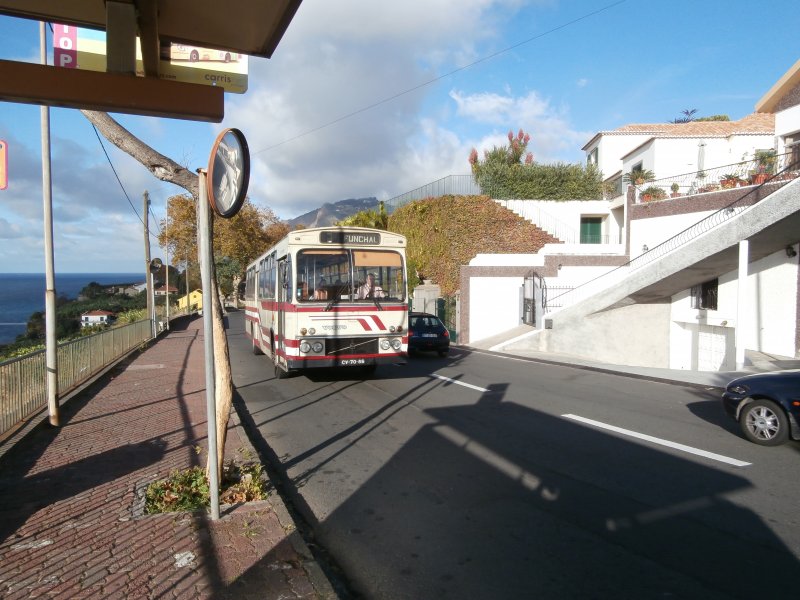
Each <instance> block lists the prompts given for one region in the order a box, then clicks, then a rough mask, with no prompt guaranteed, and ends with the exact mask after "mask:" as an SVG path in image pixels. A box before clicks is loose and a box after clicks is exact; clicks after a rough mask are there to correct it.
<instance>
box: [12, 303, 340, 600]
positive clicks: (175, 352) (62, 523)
mask: <svg viewBox="0 0 800 600" xmlns="http://www.w3.org/2000/svg"><path fill="white" fill-rule="evenodd" d="M178 327H183V329H174V328H173V330H172V331H171V332H170V333H169V334H168V335H167V336H165V337H162V338H161V339H159V341H158V342H156V343H155V344H153V345H152V346H151V347H150V348H148V349H147V350H145V351H144V352H141V353H135V354H134V355H133V356H132V357H131V358H129V359H127V360H126V361H124V362H123V363H122V364H120V365H118V366H117V367H115V368H114V369H112V370H111V371H110V372H109V373H108V374H106V375H105V376H103V377H102V378H101V379H100V380H99V381H97V382H96V383H94V384H93V385H91V386H90V387H89V388H87V389H86V390H84V391H83V392H81V393H80V394H78V395H77V396H76V397H75V398H73V399H71V400H70V401H69V402H67V403H65V404H64V406H62V415H61V416H62V419H61V421H62V424H63V425H62V427H61V428H58V429H56V428H52V427H50V426H49V424H47V422H46V418H45V419H44V421H42V422H41V423H40V424H39V425H38V426H36V427H34V428H30V430H29V431H27V432H24V431H23V432H20V433H18V434H17V435H16V436H15V437H13V438H11V439H10V440H7V441H6V442H5V443H4V444H3V446H2V447H0V452H1V453H2V454H0V597H2V598H7V599H12V598H40V597H42V598H47V597H56V596H57V597H58V598H70V599H72V598H208V599H223V598H247V599H249V598H260V599H278V598H281V599H288V598H335V597H336V594H335V593H334V591H333V589H332V588H331V586H330V584H329V583H328V581H327V579H326V578H325V576H324V575H323V574H322V571H321V570H320V569H319V566H318V565H317V564H316V562H315V561H314V560H313V558H312V557H311V555H310V553H309V551H308V548H307V547H306V545H305V543H304V542H303V540H302V538H301V537H300V535H299V534H298V533H297V532H296V531H295V528H294V524H293V522H292V520H291V517H290V516H289V514H288V512H287V511H286V507H285V506H284V505H283V503H282V502H281V500H280V499H279V498H278V497H277V496H276V495H274V494H272V495H271V496H270V499H269V500H267V501H263V502H252V503H247V504H244V505H239V506H236V507H229V506H222V507H221V513H222V518H221V519H220V520H219V521H216V522H212V521H210V520H209V518H208V517H207V516H206V514H205V513H171V514H162V515H142V514H141V504H142V502H141V490H142V489H143V487H144V486H145V485H146V484H147V483H149V482H150V481H153V480H155V479H159V478H163V477H164V476H166V475H167V474H168V473H169V472H170V471H171V470H173V469H179V468H186V467H190V466H193V465H198V464H203V465H204V464H205V458H204V457H205V453H203V455H202V456H198V454H197V451H196V449H195V448H196V447H197V446H200V447H202V448H203V449H204V450H205V448H206V430H207V429H206V395H205V374H204V353H203V337H202V320H200V319H196V320H194V321H187V322H185V323H184V324H183V325H182V326H181V325H178ZM237 449H245V451H249V452H252V453H253V454H255V451H254V450H253V449H252V446H251V444H250V442H249V440H248V439H247V436H246V434H245V433H244V431H243V429H242V427H241V426H240V424H239V422H238V419H237V418H236V415H235V414H233V415H232V418H231V423H230V425H229V432H228V440H227V443H226V458H232V457H233V456H234V455H235V454H236V451H237ZM137 492H139V493H137Z"/></svg>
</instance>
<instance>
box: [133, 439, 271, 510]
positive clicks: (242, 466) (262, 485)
mask: <svg viewBox="0 0 800 600" xmlns="http://www.w3.org/2000/svg"><path fill="white" fill-rule="evenodd" d="M195 451H196V452H197V453H198V454H199V453H200V452H201V451H202V449H201V448H199V447H197V448H195ZM238 452H239V453H240V454H241V455H242V459H243V461H242V460H230V461H228V462H227V463H225V464H224V466H223V469H222V473H220V482H221V483H220V488H221V493H220V497H219V500H220V502H221V503H222V504H239V503H242V502H253V501H256V500H264V499H266V498H267V496H268V493H267V481H266V477H265V475H264V468H263V467H262V466H261V463H259V462H257V461H254V460H249V459H250V458H251V456H250V453H249V452H247V451H246V450H245V449H243V448H240V449H239V450H238ZM210 502H211V500H210V487H209V483H208V475H207V474H206V470H205V469H204V468H203V467H201V466H194V467H190V468H188V469H180V470H178V469H176V470H174V471H172V472H170V474H169V476H167V477H166V478H165V479H160V480H158V481H154V482H153V483H151V484H150V485H149V486H147V489H146V490H145V507H144V512H145V513H146V514H155V513H163V512H178V511H193V510H204V509H205V508H206V507H208V505H209V504H210Z"/></svg>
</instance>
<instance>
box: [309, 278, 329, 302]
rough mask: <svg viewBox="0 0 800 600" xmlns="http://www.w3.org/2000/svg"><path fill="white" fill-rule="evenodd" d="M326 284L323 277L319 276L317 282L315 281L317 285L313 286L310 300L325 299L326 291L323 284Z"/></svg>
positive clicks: (326, 296) (326, 297)
mask: <svg viewBox="0 0 800 600" xmlns="http://www.w3.org/2000/svg"><path fill="white" fill-rule="evenodd" d="M327 284H328V282H327V281H325V278H324V277H320V278H319V282H318V283H317V287H316V288H314V295H313V296H312V297H311V299H312V300H327V299H328V291H327V290H326V289H325V286H326V285H327Z"/></svg>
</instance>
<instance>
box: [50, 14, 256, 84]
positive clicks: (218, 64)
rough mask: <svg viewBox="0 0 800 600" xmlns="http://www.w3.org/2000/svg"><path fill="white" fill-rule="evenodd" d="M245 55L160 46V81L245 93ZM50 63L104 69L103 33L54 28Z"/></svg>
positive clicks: (138, 61) (139, 63)
mask: <svg viewBox="0 0 800 600" xmlns="http://www.w3.org/2000/svg"><path fill="white" fill-rule="evenodd" d="M247 59H248V57H247V55H245V54H239V53H236V52H229V51H226V50H212V49H209V48H200V47H198V46H184V45H182V44H170V45H169V46H166V45H165V46H162V48H161V55H160V60H159V65H158V76H159V78H160V79H168V80H173V81H182V82H184V83H195V84H200V85H211V86H219V87H221V88H224V89H225V91H226V92H230V93H234V94H243V93H245V92H246V91H247ZM53 64H55V66H57V67H64V68H68V69H86V70H89V71H103V72H104V71H105V70H106V34H105V32H104V31H96V30H94V29H84V28H80V27H73V26H71V25H55V24H54V25H53ZM136 74H137V75H138V76H140V77H141V76H144V66H143V63H142V52H141V46H140V44H139V39H138V38H137V40H136Z"/></svg>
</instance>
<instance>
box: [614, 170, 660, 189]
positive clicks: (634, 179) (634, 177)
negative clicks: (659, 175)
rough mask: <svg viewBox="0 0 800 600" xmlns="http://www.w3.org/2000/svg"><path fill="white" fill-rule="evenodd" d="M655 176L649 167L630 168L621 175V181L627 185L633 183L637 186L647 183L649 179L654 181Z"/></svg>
mask: <svg viewBox="0 0 800 600" xmlns="http://www.w3.org/2000/svg"><path fill="white" fill-rule="evenodd" d="M655 178H656V176H655V173H653V172H652V171H651V170H650V169H641V168H640V169H631V171H630V172H628V173H625V175H623V176H622V181H624V182H625V183H627V184H629V185H635V186H636V187H639V186H640V185H642V184H644V183H647V182H649V181H654V180H655Z"/></svg>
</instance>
